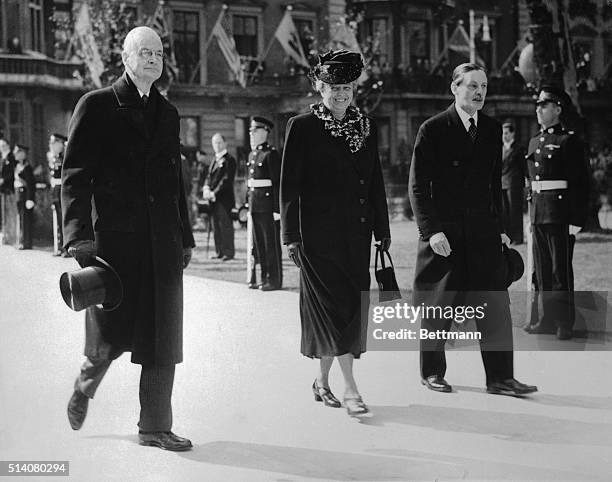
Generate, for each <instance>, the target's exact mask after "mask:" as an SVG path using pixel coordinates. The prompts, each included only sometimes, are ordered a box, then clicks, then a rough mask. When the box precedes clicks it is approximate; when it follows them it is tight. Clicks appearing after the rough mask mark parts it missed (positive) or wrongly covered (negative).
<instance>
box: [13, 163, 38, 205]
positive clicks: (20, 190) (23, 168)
mask: <svg viewBox="0 0 612 482" xmlns="http://www.w3.org/2000/svg"><path fill="white" fill-rule="evenodd" d="M14 186H15V194H16V196H17V199H16V201H17V202H20V201H22V202H25V201H34V194H35V190H36V183H35V182H34V171H33V170H32V166H31V165H30V163H29V162H24V163H18V164H17V167H15V183H14Z"/></svg>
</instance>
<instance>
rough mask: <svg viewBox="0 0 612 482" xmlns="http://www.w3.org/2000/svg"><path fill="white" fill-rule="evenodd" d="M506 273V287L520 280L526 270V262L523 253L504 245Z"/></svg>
mask: <svg viewBox="0 0 612 482" xmlns="http://www.w3.org/2000/svg"><path fill="white" fill-rule="evenodd" d="M503 251H504V273H505V275H506V279H505V282H506V288H508V287H509V286H510V285H511V284H512V283H514V282H515V281H518V280H520V279H521V278H522V276H523V273H524V272H525V263H523V258H522V256H521V253H519V252H518V251H517V250H516V249H513V248H509V247H507V246H506V245H504V248H503Z"/></svg>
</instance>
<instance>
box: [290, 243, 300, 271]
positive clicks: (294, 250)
mask: <svg viewBox="0 0 612 482" xmlns="http://www.w3.org/2000/svg"><path fill="white" fill-rule="evenodd" d="M300 247H301V246H300V243H298V242H297V241H296V242H293V243H289V244H288V245H287V253H288V254H289V259H290V260H291V261H293V264H295V265H296V266H297V267H298V268H301V267H302V263H300V254H299V251H300Z"/></svg>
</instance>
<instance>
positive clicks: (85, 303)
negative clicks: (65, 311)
mask: <svg viewBox="0 0 612 482" xmlns="http://www.w3.org/2000/svg"><path fill="white" fill-rule="evenodd" d="M60 291H61V293H62V298H64V301H65V302H66V304H67V305H68V307H69V308H70V309H72V310H74V311H81V310H83V309H85V308H88V307H90V306H93V305H100V304H101V305H102V309H103V310H105V311H112V310H114V309H116V308H117V307H118V306H119V305H120V304H121V301H122V300H123V284H122V283H121V278H119V275H118V274H117V272H116V271H115V270H114V269H113V268H112V266H111V265H109V264H108V263H107V262H106V261H104V260H103V259H102V258H98V257H97V256H96V257H95V258H93V259H92V261H91V264H90V265H89V266H86V267H84V268H81V269H78V270H76V271H72V272H71V273H63V274H62V276H61V277H60Z"/></svg>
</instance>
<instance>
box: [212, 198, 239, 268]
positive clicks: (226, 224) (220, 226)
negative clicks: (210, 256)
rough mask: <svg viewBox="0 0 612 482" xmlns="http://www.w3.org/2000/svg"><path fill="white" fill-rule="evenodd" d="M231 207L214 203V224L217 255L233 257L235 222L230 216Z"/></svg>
mask: <svg viewBox="0 0 612 482" xmlns="http://www.w3.org/2000/svg"><path fill="white" fill-rule="evenodd" d="M230 213H231V209H227V208H226V207H225V206H224V205H223V204H221V203H214V204H213V205H212V225H213V234H214V237H215V251H216V252H217V256H219V257H223V256H227V257H228V258H233V257H234V254H235V251H234V223H233V221H232V218H231V216H230Z"/></svg>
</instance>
